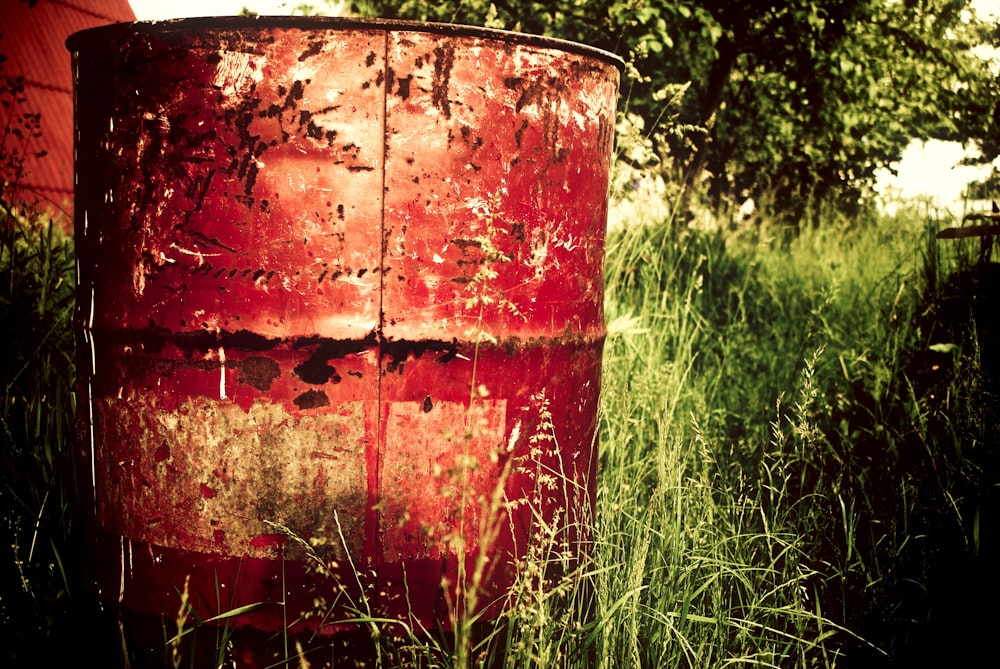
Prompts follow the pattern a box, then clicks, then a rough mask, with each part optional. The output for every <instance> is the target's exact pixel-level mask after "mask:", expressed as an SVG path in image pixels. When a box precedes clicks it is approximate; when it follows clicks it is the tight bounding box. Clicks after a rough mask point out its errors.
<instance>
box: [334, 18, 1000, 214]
mask: <svg viewBox="0 0 1000 669" xmlns="http://www.w3.org/2000/svg"><path fill="white" fill-rule="evenodd" d="M352 10H353V11H355V12H356V13H358V14H361V15H368V16H374V15H378V16H384V17H391V18H407V19H417V20H423V21H444V22H453V23H468V24H475V25H486V26H489V27H495V28H507V29H513V30H522V31H525V32H532V33H538V34H545V35H550V36H554V37H560V38H563V39H570V40H575V41H580V42H584V43H587V44H591V45H593V46H596V47H600V48H603V49H607V50H609V51H613V52H615V53H617V54H619V55H620V56H622V57H623V58H624V59H626V60H627V62H628V63H629V65H630V67H629V70H628V72H629V75H630V76H629V77H628V78H627V80H626V82H625V89H624V91H623V93H624V97H625V103H624V104H625V105H626V106H627V109H628V110H630V111H632V112H636V113H638V114H640V115H641V116H642V117H643V119H644V121H645V127H646V128H648V129H650V131H651V132H656V131H657V124H658V123H660V122H661V121H662V118H663V115H664V105H665V99H666V98H668V97H669V95H668V94H667V93H666V91H669V90H672V89H671V88H670V86H671V85H674V86H676V85H677V84H683V83H686V82H690V87H689V88H688V89H687V93H686V95H685V97H684V99H683V102H682V106H681V109H680V114H679V116H678V117H677V119H676V120H677V121H678V122H679V123H680V124H686V125H687V126H688V127H694V128H696V130H693V131H689V132H685V133H672V134H671V133H663V134H662V141H661V145H660V146H659V147H658V148H659V153H660V155H661V157H662V158H663V161H662V163H661V164H662V166H663V169H669V171H670V174H669V176H670V178H672V179H673V180H674V181H675V182H677V183H681V184H683V185H684V187H685V197H684V199H683V202H684V203H690V202H692V201H693V200H694V199H695V198H700V199H702V200H705V201H707V203H708V204H710V205H713V206H717V205H720V204H722V203H725V202H726V201H730V200H733V199H742V198H745V197H753V198H755V199H756V200H757V201H758V202H759V203H762V202H763V203H768V204H769V205H771V208H772V210H773V211H774V212H775V213H784V214H787V215H789V216H790V217H791V218H794V220H797V221H798V220H802V218H803V216H804V215H806V214H808V213H809V212H810V211H816V210H818V208H819V207H821V206H824V205H834V206H837V207H840V208H842V207H845V206H848V207H850V206H857V205H858V203H860V202H863V201H864V199H865V196H866V194H867V193H869V192H870V186H871V185H872V183H873V181H874V177H875V173H876V170H877V169H878V168H879V167H883V166H887V165H889V164H890V163H891V162H893V161H895V160H898V159H899V157H900V156H901V154H902V151H903V149H904V148H905V146H906V144H907V143H908V142H909V141H910V140H911V139H912V138H920V139H926V138H942V139H958V140H962V141H966V142H971V143H973V144H975V145H976V146H978V147H979V148H980V149H981V150H982V151H983V155H984V157H987V158H988V157H992V156H994V155H996V154H1000V140H998V138H997V130H998V129H1000V108H997V112H996V113H994V108H995V107H996V105H995V99H996V97H997V82H996V80H995V79H994V78H993V77H992V75H991V74H990V71H989V68H988V65H987V63H986V62H985V61H984V60H983V59H982V58H980V57H978V56H977V55H976V54H975V48H976V47H977V46H979V45H981V44H983V43H987V44H989V43H996V42H997V41H998V40H997V35H996V34H995V33H994V32H993V31H992V30H991V29H990V27H989V26H985V25H983V24H982V23H980V22H979V21H978V20H977V19H976V18H975V15H974V14H973V13H972V12H971V10H970V2H969V0H765V1H760V0H702V1H701V2H695V1H692V0H612V1H611V2H605V3H593V2H590V1H589V0H557V1H555V2H538V1H535V0H494V1H493V2H490V1H489V0H442V1H440V2H437V3H433V4H431V3H426V2H423V1H420V0H371V1H361V2H357V1H356V2H354V3H353V4H352Z"/></svg>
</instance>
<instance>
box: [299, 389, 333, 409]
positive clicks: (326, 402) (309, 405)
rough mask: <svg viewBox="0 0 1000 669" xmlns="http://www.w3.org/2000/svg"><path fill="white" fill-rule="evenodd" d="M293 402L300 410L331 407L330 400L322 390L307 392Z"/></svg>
mask: <svg viewBox="0 0 1000 669" xmlns="http://www.w3.org/2000/svg"><path fill="white" fill-rule="evenodd" d="M292 401H293V402H295V406H297V407H298V408H300V409H317V408H319V407H325V406H330V398H329V397H327V396H326V393H324V392H323V391H322V390H307V391H305V392H304V393H302V394H301V395H299V396H298V397H296V398H295V399H294V400H292Z"/></svg>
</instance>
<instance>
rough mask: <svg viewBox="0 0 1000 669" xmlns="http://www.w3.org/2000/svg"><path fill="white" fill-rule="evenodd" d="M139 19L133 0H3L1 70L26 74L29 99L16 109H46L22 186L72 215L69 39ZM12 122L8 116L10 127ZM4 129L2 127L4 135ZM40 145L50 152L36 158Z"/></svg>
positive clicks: (0, 13)
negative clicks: (135, 12) (136, 16)
mask: <svg viewBox="0 0 1000 669" xmlns="http://www.w3.org/2000/svg"><path fill="white" fill-rule="evenodd" d="M134 20H135V14H134V13H133V11H132V8H131V7H130V6H129V4H128V0H37V2H28V1H27V0H0V34H2V37H0V53H3V54H4V55H5V56H6V57H7V61H6V62H4V63H3V65H2V66H0V67H2V72H0V73H2V74H3V75H5V76H11V77H16V76H23V77H24V79H25V93H24V97H25V98H26V101H25V102H24V103H22V104H18V105H15V107H14V109H13V114H14V116H18V115H21V114H23V113H25V112H27V113H40V114H41V119H40V120H41V132H42V136H41V138H39V139H35V140H31V141H32V143H31V144H29V145H28V146H27V147H26V153H28V154H29V155H28V158H27V160H26V162H25V176H24V179H23V180H22V185H23V186H24V188H25V193H26V194H27V195H28V196H29V197H30V198H34V199H36V201H37V202H38V203H40V204H42V205H44V206H47V207H49V208H50V209H52V210H54V211H64V212H66V214H67V220H68V219H69V217H70V216H71V214H72V202H73V76H72V72H71V70H70V55H69V52H68V51H67V50H66V46H65V41H66V38H67V37H68V36H69V35H71V34H72V33H74V32H76V31H78V30H84V29H86V28H92V27H95V26H100V25H105V24H108V23H115V22H117V21H134ZM10 112H11V110H7V109H0V113H3V114H5V115H6V114H8V113H10ZM7 123H8V119H6V118H4V119H3V124H4V127H6V125H7ZM3 132H4V131H3V129H2V127H0V139H3ZM13 139H14V138H13V137H10V136H8V137H6V140H7V141H11V140H13ZM8 148H9V147H8ZM39 150H45V151H46V152H47V154H46V155H45V156H44V157H42V158H36V157H35V156H34V154H35V153H37V152H38V151H39ZM2 169H3V167H2V166H0V170H2ZM0 178H2V179H3V180H6V179H8V178H9V175H7V174H0ZM2 183H3V181H0V188H2Z"/></svg>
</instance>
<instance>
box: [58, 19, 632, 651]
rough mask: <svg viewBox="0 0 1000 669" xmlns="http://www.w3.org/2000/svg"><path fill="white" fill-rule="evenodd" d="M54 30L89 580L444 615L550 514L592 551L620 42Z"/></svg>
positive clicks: (165, 601)
mask: <svg viewBox="0 0 1000 669" xmlns="http://www.w3.org/2000/svg"><path fill="white" fill-rule="evenodd" d="M67 45H68V48H69V49H70V51H71V52H72V54H73V67H74V71H75V81H76V86H75V96H76V103H75V104H76V175H77V184H76V205H75V206H76V214H75V226H76V246H77V253H78V258H79V260H78V263H79V283H78V291H79V292H78V298H79V299H78V308H77V321H78V333H79V338H78V339H79V348H80V351H79V359H80V373H79V374H80V377H79V383H80V391H81V398H82V402H81V406H82V407H83V409H82V414H83V415H82V420H81V425H82V427H81V431H82V434H83V437H84V439H83V443H84V444H85V445H86V452H84V453H82V457H83V458H84V459H85V461H86V463H87V470H88V474H89V478H90V484H91V486H92V495H91V499H89V500H88V504H91V505H92V506H93V524H94V528H93V532H92V536H93V541H92V543H91V549H92V550H93V552H94V560H93V564H94V565H96V567H95V571H94V574H93V576H92V578H93V582H94V584H95V587H96V589H97V590H98V591H99V592H100V593H101V596H102V597H104V598H106V599H107V600H108V601H109V602H110V603H112V604H116V605H120V606H121V608H122V610H123V611H126V612H128V613H129V614H130V615H135V616H137V617H140V618H141V617H142V616H147V617H149V618H151V619H156V620H160V621H166V623H167V627H168V628H170V627H171V621H173V620H174V619H175V617H176V615H177V611H178V610H179V607H180V602H181V597H182V596H184V597H186V601H187V602H188V603H189V605H190V606H191V607H192V617H191V620H194V619H200V620H207V619H210V618H212V617H213V616H219V615H220V614H226V613H227V612H232V611H242V613H241V615H238V616H233V617H231V618H224V620H225V624H226V625H228V626H230V627H235V628H238V629H243V628H246V629H250V630H258V631H261V632H264V633H274V632H278V633H279V634H280V633H281V631H283V630H284V631H285V632H286V633H287V632H288V630H292V631H293V632H296V631H301V630H305V631H308V632H310V633H313V632H318V633H319V634H321V635H322V634H326V633H333V632H336V631H337V630H338V629H340V622H342V621H344V620H348V619H351V618H354V617H356V616H357V615H358V612H362V613H366V614H368V615H371V616H379V617H393V618H396V619H399V620H402V621H405V622H407V624H409V625H411V626H414V627H419V626H423V628H425V629H435V628H436V627H438V626H440V627H443V628H445V629H447V628H448V627H449V626H450V625H451V624H453V623H454V621H455V615H456V606H457V605H456V602H457V601H465V602H466V603H468V602H476V606H477V609H479V611H477V612H481V613H483V615H485V616H486V617H489V616H493V615H496V614H497V613H498V612H499V611H501V610H502V608H503V606H505V605H506V604H505V597H506V595H507V593H508V591H509V589H510V587H511V584H512V583H514V580H515V579H516V576H517V568H518V565H519V564H520V563H521V562H522V561H523V560H524V558H525V556H526V552H527V546H528V544H529V543H531V542H537V541H540V540H541V539H540V538H539V532H541V531H543V530H545V531H548V529H550V528H551V527H559V528H560V529H559V536H560V537H562V538H560V539H558V540H559V541H567V542H570V543H572V544H573V546H574V550H579V551H582V552H583V553H586V544H587V542H588V541H589V540H590V529H591V527H592V525H591V523H592V518H593V505H594V491H595V470H596V427H597V402H598V394H599V386H600V365H601V350H602V344H603V339H604V335H605V328H604V319H603V311H602V301H603V278H604V277H603V262H604V235H605V224H606V214H607V189H608V175H609V168H610V154H611V148H612V140H613V132H614V125H615V124H614V121H615V106H616V101H617V91H618V80H619V79H618V78H619V65H620V63H619V62H618V61H617V59H616V58H615V57H614V56H611V55H609V54H607V53H604V52H601V51H598V50H596V49H591V48H588V47H585V46H581V45H577V44H572V43H568V42H562V41H557V40H552V39H543V38H538V37H532V36H526V35H520V34H513V33H506V32H501V31H493V30H486V29H476V28H468V27H455V26H445V25H436V24H423V23H409V22H399V21H392V22H389V21H381V20H355V19H332V18H327V19H324V18H308V19H306V18H291V17H283V18H263V19H255V18H248V17H233V18H225V19H188V20H180V21H169V22H155V23H135V24H118V25H113V26H107V27H102V28H97V29H92V30H87V31H84V32H81V33H77V34H76V35H73V36H72V37H70V39H69V40H68V42H67ZM547 528H548V529H547ZM478 558H485V560H478V562H477V559H478ZM477 565H478V566H477ZM484 565H485V567H484ZM477 569H478V571H477ZM463 578H464V579H465V580H464V582H463ZM185 588H186V594H185ZM469 588H475V597H473V598H472V599H468V598H465V599H463V596H464V595H466V594H468V592H469ZM467 613H469V612H467ZM161 640H162V639H161Z"/></svg>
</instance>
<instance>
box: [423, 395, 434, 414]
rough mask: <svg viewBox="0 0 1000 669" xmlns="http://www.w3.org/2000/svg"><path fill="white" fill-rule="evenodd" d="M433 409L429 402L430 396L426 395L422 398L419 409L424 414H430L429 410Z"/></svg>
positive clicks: (431, 403) (432, 404)
mask: <svg viewBox="0 0 1000 669" xmlns="http://www.w3.org/2000/svg"><path fill="white" fill-rule="evenodd" d="M433 408H434V403H433V402H431V396H430V395H428V396H427V397H425V398H424V403H423V405H422V406H421V407H420V410H421V411H423V412H424V413H430V412H431V409H433Z"/></svg>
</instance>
